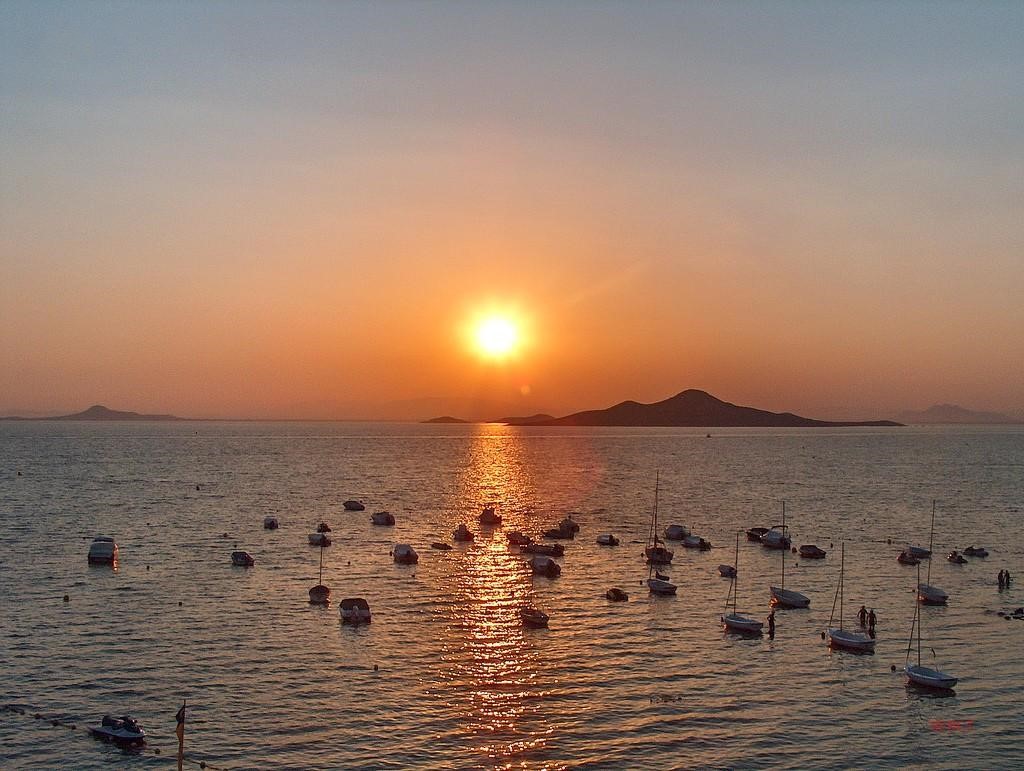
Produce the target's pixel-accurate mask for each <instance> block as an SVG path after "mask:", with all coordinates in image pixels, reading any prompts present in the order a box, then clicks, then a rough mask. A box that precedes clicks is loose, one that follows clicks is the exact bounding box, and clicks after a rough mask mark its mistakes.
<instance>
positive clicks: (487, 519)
mask: <svg viewBox="0 0 1024 771" xmlns="http://www.w3.org/2000/svg"><path fill="white" fill-rule="evenodd" d="M480 524H481V525H487V526H489V527H496V526H497V525H500V524H501V515H500V514H495V513H494V507H493V506H485V507H484V510H483V511H482V512H480Z"/></svg>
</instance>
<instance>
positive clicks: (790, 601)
mask: <svg viewBox="0 0 1024 771" xmlns="http://www.w3.org/2000/svg"><path fill="white" fill-rule="evenodd" d="M777 527H778V529H773V530H770V531H769V532H770V533H779V534H785V533H787V532H788V529H787V528H786V502H785V501H783V502H782V524H781V525H779V526H777ZM761 542H762V543H764V540H763V539H762V541H761ZM769 548H775V547H769ZM778 551H779V557H781V559H782V585H781V586H769V587H768V591H769V593H770V594H771V597H772V599H771V604H772V605H773V606H775V607H779V608H794V609H799V608H807V607H810V604H811V600H810V598H809V597H808V596H807V595H805V594H801V593H800V592H796V591H793V590H792V589H787V588H786V551H787V549H786V548H782V547H780V548H779V549H778Z"/></svg>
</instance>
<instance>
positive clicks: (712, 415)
mask: <svg viewBox="0 0 1024 771" xmlns="http://www.w3.org/2000/svg"><path fill="white" fill-rule="evenodd" d="M494 422H501V423H508V424H509V425H516V426H652V427H653V426H679V427H685V426H690V427H702V428H704V427H707V428H726V427H733V428H803V427H828V426H832V427H848V426H900V425H903V424H902V423H897V422H896V421H894V420H859V421H834V420H814V419H813V418H805V417H801V416H800V415H794V414H793V413H792V412H768V411H766V410H758V409H755V408H753V407H741V406H739V405H736V404H731V403H729V402H726V401H722V400H721V399H718V398H716V397H714V396H712V395H711V394H709V393H707V392H706V391H699V390H697V389H695V388H690V389H688V390H686V391H683V392H681V393H678V394H676V395H675V396H672V397H669V398H668V399H664V400H663V401H660V402H654V403H653V404H641V403H640V402H634V401H626V402H621V403H619V404H616V405H614V406H612V407H608V408H607V409H604V410H586V411H584V412H576V413H573V414H572V415H566V416H565V417H564V418H553V417H551V416H550V415H535V416H533V417H532V418H506V419H504V420H501V421H494Z"/></svg>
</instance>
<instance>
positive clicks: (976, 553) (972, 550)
mask: <svg viewBox="0 0 1024 771" xmlns="http://www.w3.org/2000/svg"><path fill="white" fill-rule="evenodd" d="M964 554H966V555H967V556H968V557H987V556H988V549H986V548H985V547H983V546H974V545H973V544H972V545H971V546H968V547H967V548H966V549H964Z"/></svg>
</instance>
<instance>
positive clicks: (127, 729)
mask: <svg viewBox="0 0 1024 771" xmlns="http://www.w3.org/2000/svg"><path fill="white" fill-rule="evenodd" d="M89 733H90V734H92V735H93V736H94V737H96V738H97V739H102V740H103V741H106V742H113V743H114V744H120V745H122V746H125V747H131V746H135V747H137V746H139V745H142V744H144V743H145V742H146V732H145V731H143V730H142V726H140V725H139V721H137V720H136V719H135V718H133V717H131V716H130V715H124V716H123V717H120V718H116V717H111V716H110V715H104V716H103V720H101V721H100V724H99V725H98V726H91V727H90V728H89Z"/></svg>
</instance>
